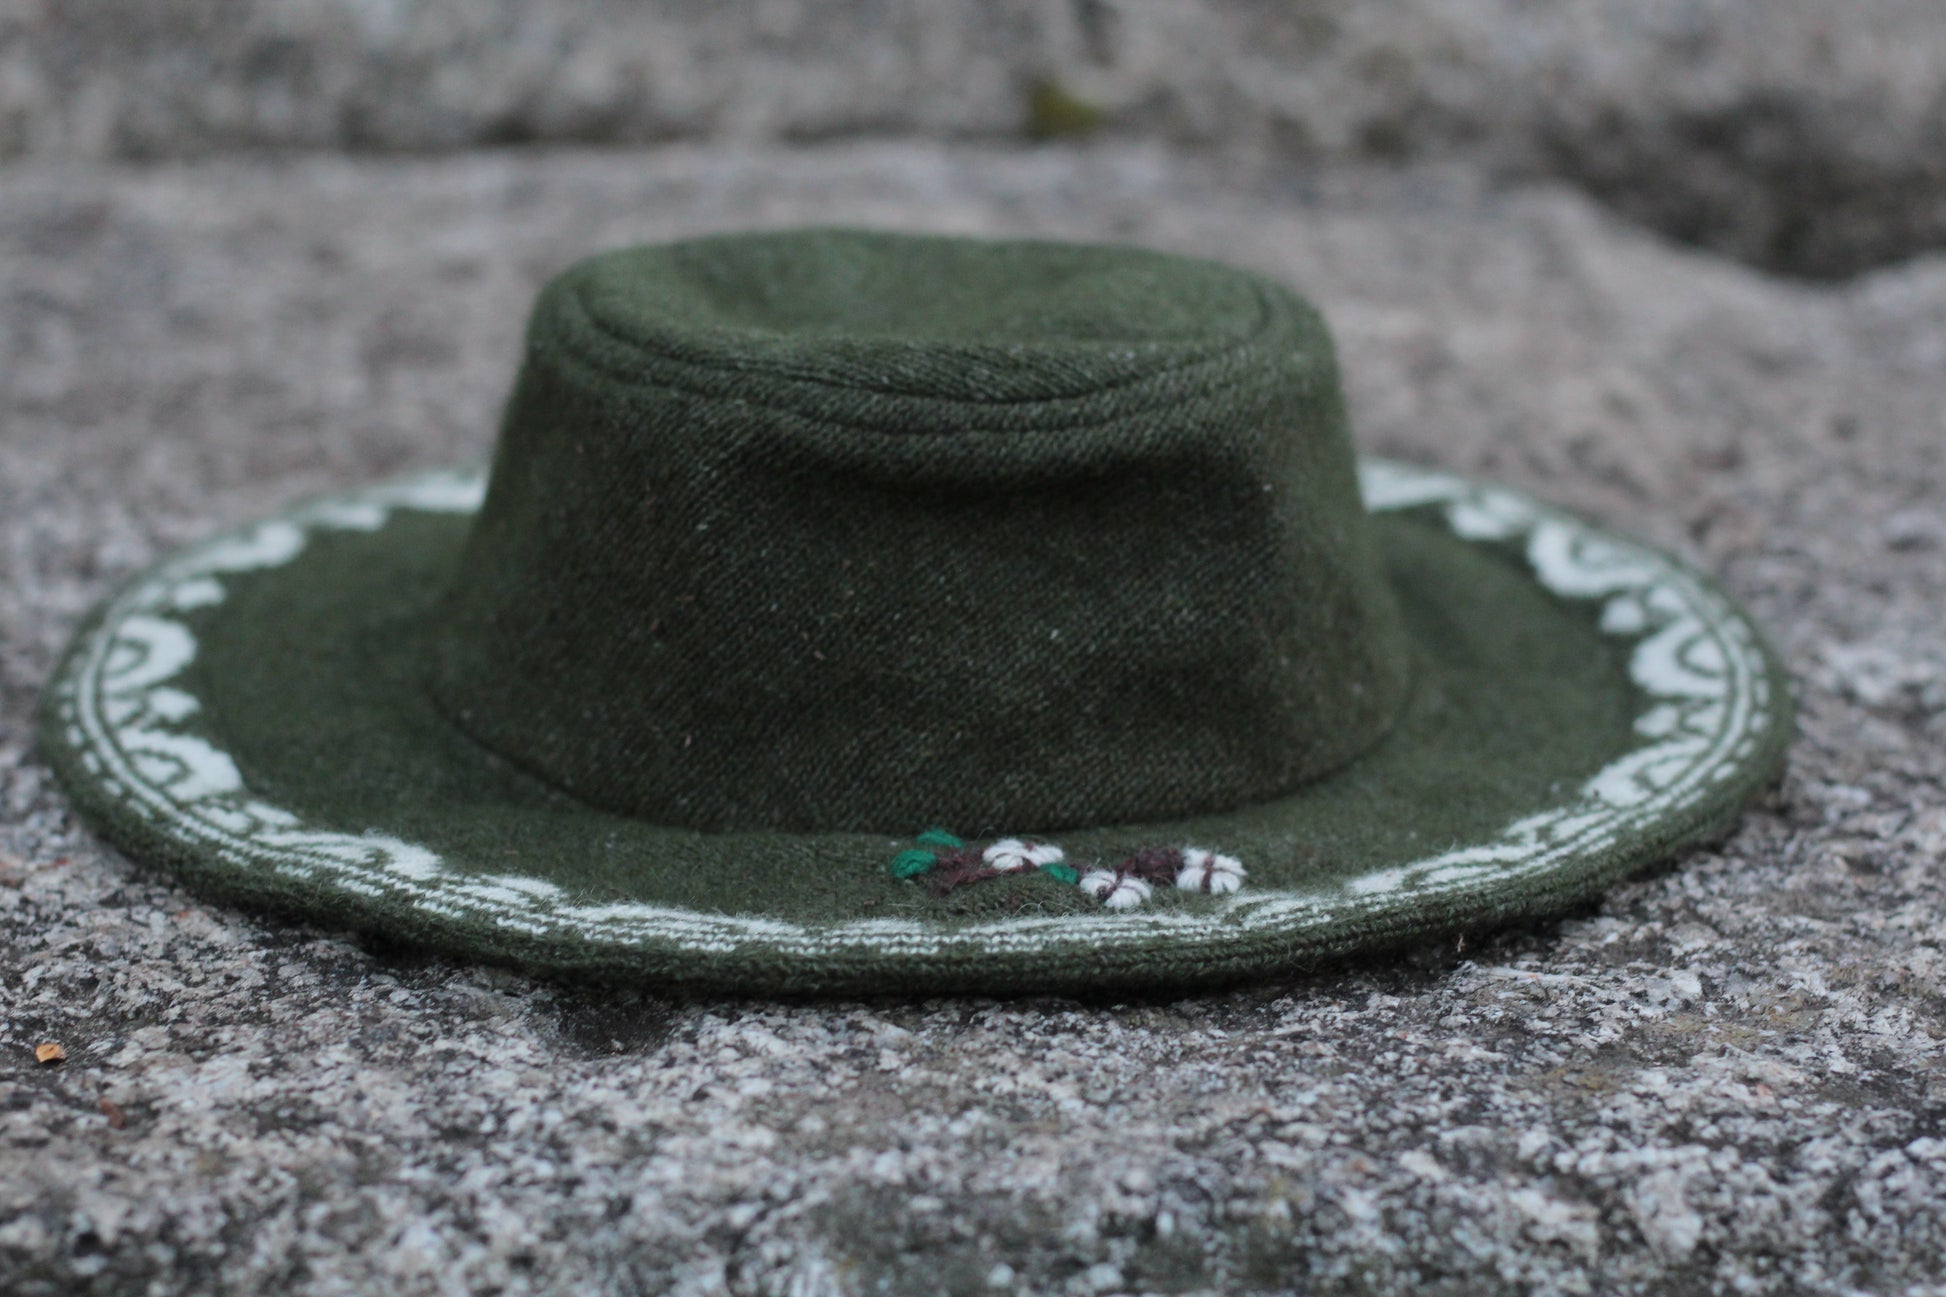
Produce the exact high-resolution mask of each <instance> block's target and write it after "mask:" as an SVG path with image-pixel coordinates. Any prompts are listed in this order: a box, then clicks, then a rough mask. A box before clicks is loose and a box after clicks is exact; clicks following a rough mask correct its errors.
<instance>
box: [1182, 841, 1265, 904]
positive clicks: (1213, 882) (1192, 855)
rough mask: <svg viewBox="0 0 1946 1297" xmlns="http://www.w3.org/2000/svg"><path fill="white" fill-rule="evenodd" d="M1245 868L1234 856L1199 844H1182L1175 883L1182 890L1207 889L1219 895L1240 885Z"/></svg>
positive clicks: (1201, 890)
mask: <svg viewBox="0 0 1946 1297" xmlns="http://www.w3.org/2000/svg"><path fill="white" fill-rule="evenodd" d="M1246 872H1247V871H1246V870H1245V869H1244V867H1243V862H1242V861H1241V860H1238V859H1237V858H1236V857H1235V856H1221V855H1218V854H1217V853H1216V852H1214V851H1205V850H1203V849H1202V848H1201V847H1185V848H1183V853H1182V869H1181V870H1180V871H1178V872H1177V874H1176V886H1177V887H1179V888H1181V889H1182V890H1183V891H1185V892H1208V893H1210V894H1212V895H1216V896H1221V895H1223V894H1225V893H1228V892H1234V891H1235V890H1236V889H1237V888H1239V887H1241V886H1243V875H1244V874H1245V873H1246Z"/></svg>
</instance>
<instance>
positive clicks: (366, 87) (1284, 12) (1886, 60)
mask: <svg viewBox="0 0 1946 1297" xmlns="http://www.w3.org/2000/svg"><path fill="white" fill-rule="evenodd" d="M1049 87H1052V88H1054V89H1055V90H1056V91H1057V93H1056V94H1055V95H1054V96H1053V97H1052V98H1050V97H1048V96H1047V95H1046V93H1045V91H1046V89H1047V88H1049ZM1037 88H1038V89H1039V90H1040V92H1041V93H1040V95H1039V97H1038V98H1037ZM1063 104H1066V105H1068V107H1069V108H1070V109H1075V108H1077V107H1078V108H1079V111H1067V112H1063V111H1062V110H1061V105H1063ZM1091 115H1092V116H1094V117H1097V118H1098V119H1099V125H1100V127H1101V129H1102V130H1104V131H1106V132H1108V133H1110V134H1113V135H1117V136H1121V137H1126V138H1138V137H1139V138H1142V139H1147V140H1152V141H1167V142H1171V143H1174V144H1178V145H1194V146H1198V147H1205V148H1212V149H1218V150H1221V151H1225V152H1230V153H1235V152H1251V153H1256V154H1259V155H1261V156H1263V157H1265V158H1267V159H1270V160H1273V161H1282V162H1285V163H1288V162H1290V161H1292V160H1298V161H1309V160H1317V159H1325V158H1329V159H1347V158H1351V159H1357V158H1367V159H1369V158H1380V159H1398V158H1420V159H1426V158H1441V159H1448V160H1450V159H1453V158H1465V159H1468V160H1470V161H1471V162H1473V163H1475V164H1477V165H1480V166H1485V167H1490V168H1492V169H1494V170H1496V171H1498V172H1500V173H1502V174H1513V175H1524V176H1560V177H1566V178H1568V179H1570V180H1573V181H1576V182H1577V183H1580V184H1582V185H1584V186H1585V187H1586V188H1588V189H1589V190H1590V191H1591V192H1593V193H1595V194H1597V195H1599V196H1601V197H1603V198H1604V199H1605V200H1606V201H1609V202H1611V203H1613V204H1614V205H1615V206H1617V207H1618V208H1619V209H1620V210H1622V211H1624V212H1626V213H1628V214H1629V215H1631V216H1632V217H1634V218H1636V219H1639V220H1642V221H1645V222H1647V223H1649V224H1650V225H1652V226H1654V227H1655V228H1658V229H1661V230H1664V231H1666V232H1668V233H1671V234H1673V235H1675V236H1676V237H1679V238H1682V239H1685V240H1688V241H1692V242H1698V243H1701V244H1704V245H1706V246H1710V247H1713V248H1717V249H1721V250H1724V251H1727V252H1729V253H1731V254H1732V255H1735V256H1739V257H1742V258H1744V259H1746V260H1749V261H1753V262H1756V263H1758V264H1763V265H1769V266H1779V267H1784V268H1786V269H1789V270H1793V271H1797V272H1802V273H1807V274H1814V275H1833V274H1841V273H1845V272H1848V271H1851V270H1855V269H1857V268H1859V267H1862V266H1869V265H1874V264H1879V263H1882V262H1885V261H1888V260H1892V259H1896V258H1899V257H1902V256H1904V255H1906V254H1908V253H1910V252H1911V251H1914V250H1916V249H1922V248H1929V247H1937V246H1940V245H1941V244H1942V243H1946V14H1942V12H1941V9H1940V6H1939V3H1938V0H1846V2H1845V3H1844V4H1843V5H1841V6H1840V5H1834V4H1832V3H1831V2H1830V0H1549V2H1548V3H1537V2H1536V0H1306V2H1305V3H1301V4H1299V3H1291V2H1289V0H981V3H977V4H953V3H944V2H943V0H761V2H760V3H747V4H720V3H714V2H713V0H657V2H656V3H653V4H645V3H641V2H640V0H170V3H167V4H158V3H155V0H89V2H88V3H60V2H59V0H0V156H6V155H8V154H16V155H20V154H25V155H30V156H36V157H49V158H52V157H66V158H104V157H173V156H183V155H189V154H197V153H203V152H207V151H210V150H219V149H234V148H266V147H270V148H275V147H282V146H297V147H305V148H324V149H350V150H360V151H363V150H374V149H378V150H413V151H424V150H437V149H451V148H457V147H466V146H473V145H480V144H496V143H497V144H506V143H520V142H533V141H556V142H559V141H578V142H583V143H593V142H617V143H642V142H645V141H666V140H690V141H702V140H708V141H717V142H728V143H738V142H740V143H753V142H757V141H777V140H797V141H804V140H831V139H840V138H854V137H859V136H875V137H883V136H887V135H902V136H917V137H928V138H941V137H947V138H962V139H964V138H979V139H985V140H995V139H1016V138H1018V137H1020V136H1021V135H1022V134H1023V132H1026V131H1029V130H1032V129H1036V128H1040V127H1058V126H1061V125H1064V124H1065V125H1067V126H1070V127H1073V126H1080V125H1083V124H1085V123H1086V121H1087V119H1088V118H1089V117H1090V116H1091Z"/></svg>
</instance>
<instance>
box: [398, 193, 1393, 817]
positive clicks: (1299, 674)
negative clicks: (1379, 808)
mask: <svg viewBox="0 0 1946 1297" xmlns="http://www.w3.org/2000/svg"><path fill="white" fill-rule="evenodd" d="M439 617H440V624H439V626H438V627H437V634H436V655H435V661H434V662H433V664H432V680H431V683H432V689H433V693H434V696H435V697H436V698H437V699H438V700H439V702H440V703H441V705H442V707H443V708H444V709H445V710H446V712H447V713H448V714H449V715H450V716H451V717H452V718H453V719H455V720H456V721H457V722H458V723H459V724H460V725H461V726H462V727H464V728H465V729H466V730H467V731H468V732H470V733H471V734H472V735H473V736H474V737H475V738H477V739H479V740H480V741H481V742H483V743H485V744H486V745H488V746H489V747H491V748H493V749H495V750H496V751H498V752H499V753H501V754H502V755H504V756H506V757H507V758H509V759H510V760H512V761H513V762H515V763H516V764H518V765H520V766H522V767H524V768H526V769H528V770H530V771H532V772H534V773H536V774H539V775H540V776H542V777H543V778H545V779H547V780H549V781H550V782H552V783H555V784H557V785H558V786H560V787H562V788H564V789H565V790H567V791H568V792H570V793H572V794H574V795H576V796H578V797H580V798H582V799H584V800H586V801H588V802H591V803H593V804H595V805H598V806H602V807H605V808H608V809H611V810H615V811H619V812H622V813H626V814H630V815H636V816H642V817H645V818H649V819H652V820H655V821H656V822H659V823H664V824H671V825H684V826H689V827H694V828H698V829H712V830H714V829H775V830H805V831H810V830H820V831H833V830H858V831H866V832H884V833H893V834H899V833H907V832H910V831H912V829H914V828H915V827H922V826H924V825H926V824H933V823H946V824H952V825H954V826H955V827H957V828H959V829H961V830H962V831H965V832H968V833H982V832H988V831H992V832H1002V831H1015V830H1027V829H1042V830H1052V829H1059V828H1065V827H1069V826H1075V825H1088V824H1109V823H1128V822H1140V821H1146V820H1159V819H1168V818H1177V817H1181V816H1184V815H1191V814H1196V813H1199V812H1204V811H1217V810H1223V809H1228V808H1232V807H1236V806H1240V805H1245V804H1249V803H1252V802H1256V801H1262V800H1266V799H1268V798H1271V797H1275V796H1277V795H1279V794H1282V793H1285V792H1288V791H1290V790H1291V789H1293V788H1295V787H1297V786H1299V785H1301V784H1302V783H1304V782H1306V781H1308V780H1310V779H1313V778H1315V777H1317V776H1318V775H1320V774H1322V773H1325V772H1327V771H1329V770H1331V769H1333V768H1335V767H1336V766H1338V765H1341V764H1343V763H1344V762H1346V761H1348V760H1349V759H1351V758H1352V757H1354V756H1356V755H1357V754H1358V753H1360V752H1362V751H1364V750H1366V749H1367V748H1369V747H1370V746H1371V745H1372V744H1373V743H1375V742H1376V741H1377V740H1378V739H1379V738H1380V737H1381V736H1382V735H1383V733H1384V732H1385V730H1386V728H1387V726H1388V725H1389V724H1390V722H1391V719H1392V717H1393V715H1394V714H1395V713H1396V711H1397V709H1398V707H1399V705H1400V702H1401V700H1402V698H1403V696H1404V693H1405V687H1406V649H1405V644H1404V635H1403V631H1402V629H1401V626H1400V622H1399V618H1398V614H1397V611H1396V609H1395V608H1394V606H1393V604H1392V599H1391V594H1390V591H1389V589H1388V588H1387V586H1386V584H1385V582H1384V580H1383V575H1382V572H1381V569H1380V563H1379V559H1378V555H1377V550H1376V544H1375V541H1374V539H1373V537H1372V535H1371V532H1370V529H1369V527H1368V525H1367V522H1366V519H1365V516H1364V511H1363V507H1362V504H1361V502H1360V499H1359V496H1358V489H1357V482H1356V476H1355V470H1354V464H1353V456H1352V450H1351V445H1350V440H1349V437H1348V435H1347V431H1346V427H1345V417H1344V408H1343V402H1342V397H1341V393H1340V390H1339V385H1338V379H1337V373H1336V367H1335V361H1334V359H1333V356H1332V351H1331V346H1330V341H1329V338H1328V335H1327V334H1326V332H1325V329H1324V326H1323V323H1322V321H1321V320H1320V319H1319V318H1318V316H1317V314H1316V312H1315V311H1313V310H1312V309H1311V308H1310V307H1309V306H1308V305H1307V304H1305V303H1304V302H1303V301H1302V300H1301V299H1299V298H1298V297H1297V296H1295V295H1294V294H1292V293H1291V292H1289V291H1288V290H1286V289H1284V288H1282V287H1280V286H1278V285H1276V284H1274V283H1271V282H1270V281H1267V280H1264V279H1261V278H1259V277H1256V276H1253V275H1249V274H1246V273H1244V272H1241V271H1237V270H1233V269H1230V268H1227V267H1223V266H1220V265H1216V264H1214V263H1210V262H1204V261H1197V260H1192V259H1188V258H1182V257H1174V256H1168V255H1165V254H1160V253H1153V252H1144V251H1138V250H1134V249H1127V248H1107V247H1095V246H1087V245H1074V244H1058V243H1040V242H985V241H979V240H971V239H954V238H941V237H928V236H912V235H892V234H880V233H865V232H858V231H843V230H811V231H790V232H781V233H773V234H762V235H734V236H725V237H719V238H711V239H699V240H693V241H689V242H686V243H677V244H669V245H662V246H657V247H646V248H635V249H628V250H625V251H621V252H616V253H610V254H606V255H604V256H600V257H595V258H592V259H590V260H588V261H585V262H583V263H581V264H579V265H577V266H575V267H572V268H571V269H569V270H568V271H567V272H566V273H564V274H563V275H562V276H560V277H559V278H558V279H556V280H555V281H554V282H553V283H552V284H550V285H549V286H548V287H547V289H546V290H544V291H543V293H542V294H541V297H540V299H539V301H538V303H537V305H536V307H535V310H534V314H533V318H532V320H531V322H530V325H529V330H528V338H527V351H526V357H525V360H524V362H523V365H522V369H521V374H520V377H519V380H518V382H517V383H516V385H515V389H514V392H513V395H512V397H511V398H510V400H509V402H508V407H507V413H506V417H505V421H504V424H503V427H502V432H501V440H500V444H499V448H498V451H497V453H496V457H495V461H494V466H493V472H492V479H491V483H490V486H489V489H488V494H487V499H486V503H485V505H484V506H483V508H482V510H481V512H480V515H479V518H478V520H477V521H476V523H475V525H474V528H473V531H472V534H471V536H470V537H469V540H468V542H467V546H466V550H465V552H464V554H463V556H462V559H461V562H460V565H459V568H458V571H457V574H456V577H455V581H454V585H453V587H452V589H451V590H450V591H449V593H448V596H447V598H446V599H445V601H444V603H443V605H442V607H441V610H440V612H439Z"/></svg>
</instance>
